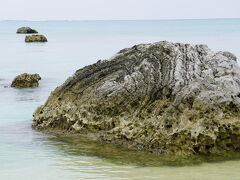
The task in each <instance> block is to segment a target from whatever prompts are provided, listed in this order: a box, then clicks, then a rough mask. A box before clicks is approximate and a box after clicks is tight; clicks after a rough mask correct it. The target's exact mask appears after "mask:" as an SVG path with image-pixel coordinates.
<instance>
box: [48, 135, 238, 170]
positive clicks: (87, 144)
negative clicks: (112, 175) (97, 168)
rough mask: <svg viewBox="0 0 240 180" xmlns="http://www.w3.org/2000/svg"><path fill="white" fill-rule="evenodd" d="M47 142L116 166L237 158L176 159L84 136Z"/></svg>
mask: <svg viewBox="0 0 240 180" xmlns="http://www.w3.org/2000/svg"><path fill="white" fill-rule="evenodd" d="M48 140H49V141H52V142H54V143H53V145H54V146H56V147H58V149H59V151H62V152H63V153H65V154H66V155H70V156H75V157H79V156H91V157H96V158H101V159H103V160H104V161H107V162H110V163H115V164H117V165H130V166H137V167H159V166H172V167H178V166H189V165H199V164H201V163H204V162H216V161H217V162H218V161H224V160H232V159H236V158H239V157H240V155H239V154H235V153H234V154H228V155H227V156H226V155H225V156H222V155H219V156H212V155H211V156H194V157H185V158H183V157H176V156H166V155H156V154H152V153H148V152H142V151H136V150H129V149H127V148H124V147H122V146H116V145H113V144H106V143H100V142H97V141H95V140H93V139H92V138H89V137H85V136H70V137H51V138H48Z"/></svg>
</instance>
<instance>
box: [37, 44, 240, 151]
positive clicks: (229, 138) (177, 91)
mask: <svg viewBox="0 0 240 180" xmlns="http://www.w3.org/2000/svg"><path fill="white" fill-rule="evenodd" d="M239 103H240V70H239V67H238V65H237V61H236V57H235V56H234V55H233V54H231V53H229V52H213V51H211V50H210V49H209V48H208V47H207V46H206V45H190V44H181V43H170V42H166V41H162V42H158V43H154V44H140V45H136V46H134V47H132V48H127V49H123V50H121V51H120V52H119V53H118V54H116V55H115V56H114V57H113V58H111V59H109V60H103V61H98V62H97V63H96V64H93V65H90V66H86V67H84V68H82V69H79V70H78V71H77V72H76V73H75V74H74V75H73V76H72V77H70V78H69V79H68V80H67V81H66V82H65V83H64V84H63V85H62V86H60V87H58V88H57V89H56V90H55V91H54V92H53V93H52V94H51V96H50V97H49V98H48V100H47V102H46V103H45V104H44V105H43V106H41V107H39V108H38V109H37V110H36V112H35V113H34V123H33V127H34V128H37V129H39V130H50V131H54V130H63V132H79V133H89V132H90V133H95V134H96V135H97V136H98V138H99V139H100V140H103V141H107V142H112V143H116V144H123V145H125V146H128V147H130V148H131V147H132V148H138V149H141V150H147V151H151V152H155V153H159V154H162V153H164V154H175V155H192V154H208V153H213V154H216V153H224V152H230V151H233V152H237V151H240V106H239Z"/></svg>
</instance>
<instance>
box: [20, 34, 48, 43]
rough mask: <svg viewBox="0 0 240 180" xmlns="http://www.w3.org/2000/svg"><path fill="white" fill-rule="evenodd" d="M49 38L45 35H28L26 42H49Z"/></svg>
mask: <svg viewBox="0 0 240 180" xmlns="http://www.w3.org/2000/svg"><path fill="white" fill-rule="evenodd" d="M47 41H48V40H47V38H46V37H45V36H43V35H31V36H26V38H25V42H28V43H31V42H47Z"/></svg>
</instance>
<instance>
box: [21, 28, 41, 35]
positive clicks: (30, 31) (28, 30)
mask: <svg viewBox="0 0 240 180" xmlns="http://www.w3.org/2000/svg"><path fill="white" fill-rule="evenodd" d="M17 33H18V34H36V33H38V32H37V31H36V30H35V29H31V28H30V27H21V28H19V29H18V30H17Z"/></svg>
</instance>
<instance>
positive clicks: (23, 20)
mask: <svg viewBox="0 0 240 180" xmlns="http://www.w3.org/2000/svg"><path fill="white" fill-rule="evenodd" d="M227 19H229V20H234V19H240V17H239V18H182V19H177V18H176V19H171V18H169V19H167V18H166V19H42V20H27V19H2V20H1V19H0V21H30V22H31V21H35V22H36V21H184V20H227Z"/></svg>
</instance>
